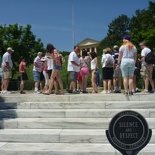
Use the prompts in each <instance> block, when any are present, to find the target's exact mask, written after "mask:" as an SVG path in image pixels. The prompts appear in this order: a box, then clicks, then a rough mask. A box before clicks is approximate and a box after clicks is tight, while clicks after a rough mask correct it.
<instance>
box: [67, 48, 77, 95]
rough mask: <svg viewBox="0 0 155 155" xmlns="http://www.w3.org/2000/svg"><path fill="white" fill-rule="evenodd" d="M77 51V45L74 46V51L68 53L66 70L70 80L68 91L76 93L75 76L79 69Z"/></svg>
mask: <svg viewBox="0 0 155 155" xmlns="http://www.w3.org/2000/svg"><path fill="white" fill-rule="evenodd" d="M78 52H80V50H79V47H78V46H74V51H72V52H71V53H70V54H69V57H68V67H67V71H68V72H69V75H70V81H71V82H70V90H69V93H72V92H73V93H74V94H77V93H78V92H77V91H76V82H77V76H78V72H79V71H80V60H79V58H78V56H77V53H78Z"/></svg>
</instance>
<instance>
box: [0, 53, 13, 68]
mask: <svg viewBox="0 0 155 155" xmlns="http://www.w3.org/2000/svg"><path fill="white" fill-rule="evenodd" d="M6 62H8V63H9V67H10V68H12V67H13V62H12V59H11V54H9V53H8V52H6V53H4V55H3V58H2V66H6Z"/></svg>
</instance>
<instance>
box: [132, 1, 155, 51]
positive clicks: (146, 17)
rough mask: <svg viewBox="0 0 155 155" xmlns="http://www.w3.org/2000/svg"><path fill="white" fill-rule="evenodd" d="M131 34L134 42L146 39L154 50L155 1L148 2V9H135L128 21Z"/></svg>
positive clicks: (137, 42)
mask: <svg viewBox="0 0 155 155" xmlns="http://www.w3.org/2000/svg"><path fill="white" fill-rule="evenodd" d="M130 29H131V35H132V37H133V39H134V42H135V44H136V45H137V47H139V46H138V45H139V42H141V41H146V42H147V44H148V45H149V47H150V48H151V49H152V50H154V51H155V46H154V40H155V2H149V7H148V9H143V10H141V11H140V10H137V11H136V15H135V16H133V18H132V19H131V23H130Z"/></svg>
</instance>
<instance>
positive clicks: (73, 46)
mask: <svg viewBox="0 0 155 155" xmlns="http://www.w3.org/2000/svg"><path fill="white" fill-rule="evenodd" d="M72 48H74V0H72Z"/></svg>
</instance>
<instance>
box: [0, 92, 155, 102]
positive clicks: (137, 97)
mask: <svg viewBox="0 0 155 155" xmlns="http://www.w3.org/2000/svg"><path fill="white" fill-rule="evenodd" d="M90 98H91V101H155V95H154V93H153V94H146V93H145V94H144V93H136V94H134V95H133V96H131V97H130V96H125V95H123V93H121V94H117V93H111V94H101V93H98V94H91V93H88V94H67V93H65V95H53V94H51V95H43V94H33V93H32V92H31V93H27V94H24V95H21V94H19V93H15V94H8V95H1V96H0V102H15V103H19V102H47V101H48V102H51V101H53V102H54V101H56V102H62V101H63V102H72V101H90Z"/></svg>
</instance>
